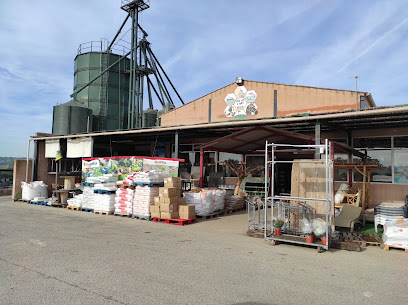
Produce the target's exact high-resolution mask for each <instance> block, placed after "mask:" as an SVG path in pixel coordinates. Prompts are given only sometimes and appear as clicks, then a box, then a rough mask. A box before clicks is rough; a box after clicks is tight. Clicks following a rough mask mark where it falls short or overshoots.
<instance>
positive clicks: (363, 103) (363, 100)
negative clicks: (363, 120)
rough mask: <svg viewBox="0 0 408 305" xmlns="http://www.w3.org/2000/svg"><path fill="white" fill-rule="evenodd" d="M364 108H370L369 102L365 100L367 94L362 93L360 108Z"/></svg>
mask: <svg viewBox="0 0 408 305" xmlns="http://www.w3.org/2000/svg"><path fill="white" fill-rule="evenodd" d="M363 108H368V107H367V103H366V101H365V96H364V95H360V109H363Z"/></svg>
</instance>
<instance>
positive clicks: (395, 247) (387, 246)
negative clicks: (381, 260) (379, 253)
mask: <svg viewBox="0 0 408 305" xmlns="http://www.w3.org/2000/svg"><path fill="white" fill-rule="evenodd" d="M390 248H394V249H401V250H404V251H405V253H408V249H404V248H401V247H397V246H389V245H384V250H385V251H390Z"/></svg>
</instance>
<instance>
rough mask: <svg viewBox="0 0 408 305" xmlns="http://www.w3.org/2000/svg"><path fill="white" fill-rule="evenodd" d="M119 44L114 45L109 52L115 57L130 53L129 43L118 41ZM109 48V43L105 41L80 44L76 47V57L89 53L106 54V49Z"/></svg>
mask: <svg viewBox="0 0 408 305" xmlns="http://www.w3.org/2000/svg"><path fill="white" fill-rule="evenodd" d="M119 41H120V42H121V43H116V44H114V45H113V46H112V47H111V49H110V52H111V53H114V54H117V55H121V56H123V55H125V54H127V53H128V52H129V51H130V43H128V42H127V41H126V40H123V39H119ZM108 46H109V41H108V40H107V39H102V40H99V41H88V42H84V43H81V44H80V45H79V47H78V55H80V54H85V53H90V52H97V53H102V52H106V49H107V48H108Z"/></svg>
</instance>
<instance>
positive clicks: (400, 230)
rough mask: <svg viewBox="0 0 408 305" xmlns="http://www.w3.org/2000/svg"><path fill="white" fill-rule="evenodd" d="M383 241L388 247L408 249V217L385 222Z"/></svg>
mask: <svg viewBox="0 0 408 305" xmlns="http://www.w3.org/2000/svg"><path fill="white" fill-rule="evenodd" d="M382 238H383V241H384V245H385V246H386V250H387V249H388V247H395V248H402V249H405V250H407V249H408V219H400V220H391V221H386V222H385V224H384V233H383V236H382ZM387 246H388V247H387Z"/></svg>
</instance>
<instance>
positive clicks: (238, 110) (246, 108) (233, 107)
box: [224, 86, 258, 120]
mask: <svg viewBox="0 0 408 305" xmlns="http://www.w3.org/2000/svg"><path fill="white" fill-rule="evenodd" d="M257 96H258V95H257V94H256V92H255V90H249V91H247V89H246V88H245V86H238V87H237V89H235V91H234V93H228V94H227V96H226V97H225V99H224V101H225V103H226V104H227V107H226V108H225V110H224V113H225V115H226V116H227V117H228V118H232V117H234V118H235V119H236V120H243V119H245V118H246V116H247V115H255V114H257V113H258V107H257V106H256V104H255V100H256V98H257Z"/></svg>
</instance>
